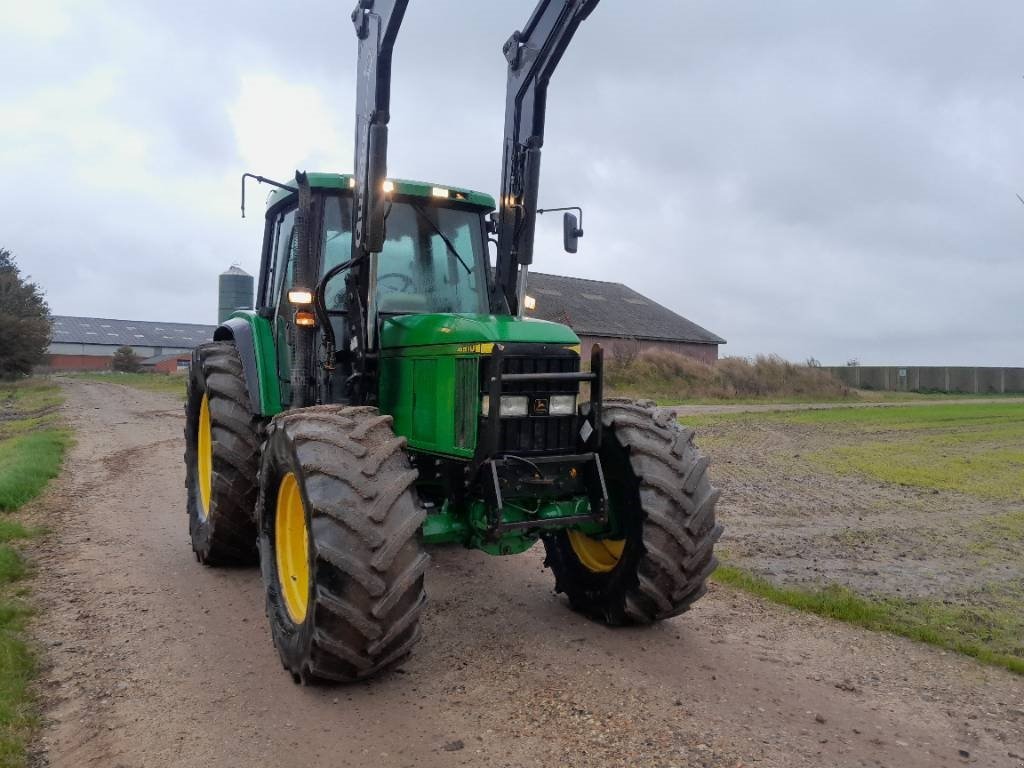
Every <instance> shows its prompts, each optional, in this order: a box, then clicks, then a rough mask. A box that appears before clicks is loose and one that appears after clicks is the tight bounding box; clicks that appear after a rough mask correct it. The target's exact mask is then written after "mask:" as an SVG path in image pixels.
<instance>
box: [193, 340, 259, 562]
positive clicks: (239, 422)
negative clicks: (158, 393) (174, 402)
mask: <svg viewBox="0 0 1024 768" xmlns="http://www.w3.org/2000/svg"><path fill="white" fill-rule="evenodd" d="M258 456H259V422H258V420H257V419H256V418H255V417H254V416H253V413H252V409H251V408H250V406H249V394H248V391H247V390H246V387H245V375H244V373H243V372H242V361H241V359H240V358H239V356H238V351H237V350H236V349H235V345H234V343H232V342H229V341H214V342H211V343H208V344H203V345H201V346H199V347H198V348H196V350H195V352H194V353H193V355H192V367H191V370H190V371H189V383H188V399H187V401H186V403H185V487H186V489H187V492H188V499H187V508H188V521H189V525H188V527H189V535H190V537H191V539H192V551H193V552H195V555H196V559H198V560H199V562H201V563H203V564H204V565H252V564H254V563H255V562H256V523H255V511H256V492H257V487H256V472H257V467H258Z"/></svg>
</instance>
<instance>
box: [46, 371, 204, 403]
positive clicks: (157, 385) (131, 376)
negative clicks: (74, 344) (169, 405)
mask: <svg viewBox="0 0 1024 768" xmlns="http://www.w3.org/2000/svg"><path fill="white" fill-rule="evenodd" d="M66 375H68V376H71V377H73V378H76V379H85V380H86V381H102V382H106V383H107V384H121V385H123V386H126V387H132V388H133V389H142V390H145V391H147V392H165V393H167V394H169V395H177V396H178V397H180V398H181V399H182V400H184V399H185V384H186V381H187V379H186V378H185V377H184V376H181V375H166V374H162V373H118V372H115V371H110V372H102V373H101V372H96V373H71V374H66Z"/></svg>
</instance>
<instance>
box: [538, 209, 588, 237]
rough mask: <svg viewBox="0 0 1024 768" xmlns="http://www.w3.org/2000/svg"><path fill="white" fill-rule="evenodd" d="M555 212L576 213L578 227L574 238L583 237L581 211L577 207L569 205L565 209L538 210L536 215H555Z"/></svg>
mask: <svg viewBox="0 0 1024 768" xmlns="http://www.w3.org/2000/svg"><path fill="white" fill-rule="evenodd" d="M557 211H576V212H577V213H578V214H579V215H580V226H579V229H577V230H576V237H583V209H582V208H580V207H579V206H578V205H570V206H567V207H565V208H538V209H537V213H556V212H557Z"/></svg>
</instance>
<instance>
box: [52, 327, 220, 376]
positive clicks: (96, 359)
mask: <svg viewBox="0 0 1024 768" xmlns="http://www.w3.org/2000/svg"><path fill="white" fill-rule="evenodd" d="M213 329H214V327H213V326H212V325H192V324H189V323H154V322H149V321H145V320H109V319H106V318H99V317H67V316H64V315H56V316H54V318H53V340H52V341H51V342H50V347H49V350H48V364H49V367H50V368H51V369H53V370H60V371H97V370H106V369H108V368H110V361H111V360H112V359H113V357H114V352H116V351H117V350H118V348H119V347H131V348H132V349H133V350H134V351H135V354H136V355H138V356H139V357H140V358H141V359H142V361H143V363H144V365H145V364H146V363H147V362H149V361H150V360H151V359H152V358H157V359H156V360H153V362H152V364H151V366H152V367H148V369H149V370H158V371H163V372H168V371H171V370H179V363H178V361H179V360H180V359H181V358H182V357H183V358H184V359H185V361H186V363H185V365H186V366H187V360H188V358H189V355H190V353H191V351H192V349H193V348H194V347H197V346H198V345H200V344H202V343H203V342H204V341H210V340H212V339H213Z"/></svg>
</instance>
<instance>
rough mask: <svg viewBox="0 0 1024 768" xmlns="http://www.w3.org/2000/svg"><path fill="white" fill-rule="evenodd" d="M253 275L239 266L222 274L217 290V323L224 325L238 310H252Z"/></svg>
mask: <svg viewBox="0 0 1024 768" xmlns="http://www.w3.org/2000/svg"><path fill="white" fill-rule="evenodd" d="M252 289H253V279H252V275H250V274H249V273H248V272H246V271H245V270H244V269H242V268H241V267H239V266H237V265H232V266H231V267H230V268H229V269H228V270H227V271H226V272H222V273H221V275H220V279H219V285H218V289H217V322H218V323H223V322H224V321H225V320H227V319H228V318H229V317H230V316H231V313H232V312H234V311H235V310H236V309H252Z"/></svg>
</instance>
